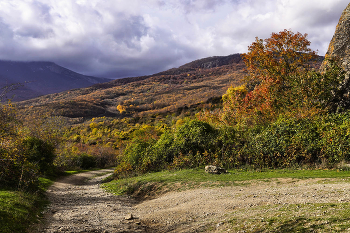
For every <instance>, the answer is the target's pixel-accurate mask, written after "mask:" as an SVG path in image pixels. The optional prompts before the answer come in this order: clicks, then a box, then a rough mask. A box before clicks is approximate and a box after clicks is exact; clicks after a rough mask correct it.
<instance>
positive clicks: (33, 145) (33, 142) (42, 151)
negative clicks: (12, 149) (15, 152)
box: [22, 137, 55, 174]
mask: <svg viewBox="0 0 350 233" xmlns="http://www.w3.org/2000/svg"><path fill="white" fill-rule="evenodd" d="M22 144H23V153H24V155H25V156H26V158H27V160H28V161H29V162H31V163H33V164H38V166H39V170H40V172H41V173H43V174H46V173H50V172H52V171H53V161H54V159H55V154H54V151H55V148H54V146H53V145H51V144H50V143H47V142H45V141H43V140H41V139H39V138H36V137H28V138H26V139H24V140H23V142H22Z"/></svg>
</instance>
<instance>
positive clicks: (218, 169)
mask: <svg viewBox="0 0 350 233" xmlns="http://www.w3.org/2000/svg"><path fill="white" fill-rule="evenodd" d="M205 172H206V173H210V174H221V173H227V171H226V170H225V169H223V168H221V167H217V166H213V165H208V166H205Z"/></svg>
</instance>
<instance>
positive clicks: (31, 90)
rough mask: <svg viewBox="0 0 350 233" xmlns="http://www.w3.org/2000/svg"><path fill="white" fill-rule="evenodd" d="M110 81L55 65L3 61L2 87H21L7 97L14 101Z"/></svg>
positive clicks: (1, 68)
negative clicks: (16, 85)
mask: <svg viewBox="0 0 350 233" xmlns="http://www.w3.org/2000/svg"><path fill="white" fill-rule="evenodd" d="M108 81H110V79H105V78H96V77H91V76H85V75H82V74H78V73H76V72H73V71H71V70H69V69H66V68H64V67H61V66H59V65H57V64H55V63H53V62H17V61H0V87H4V86H6V85H10V84H14V83H20V84H21V86H19V87H18V88H17V90H16V91H13V92H11V93H9V95H8V96H7V97H8V98H12V97H13V100H15V101H18V100H25V99H30V98H34V97H38V96H41V95H46V94H52V93H57V92H62V91H66V90H70V89H75V88H83V87H88V86H91V85H94V84H97V83H103V82H108Z"/></svg>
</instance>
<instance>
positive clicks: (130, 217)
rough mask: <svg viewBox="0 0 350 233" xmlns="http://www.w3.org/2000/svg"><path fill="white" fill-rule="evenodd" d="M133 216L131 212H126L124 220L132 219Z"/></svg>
mask: <svg viewBox="0 0 350 233" xmlns="http://www.w3.org/2000/svg"><path fill="white" fill-rule="evenodd" d="M133 219H134V216H132V214H128V215H126V216H125V220H133Z"/></svg>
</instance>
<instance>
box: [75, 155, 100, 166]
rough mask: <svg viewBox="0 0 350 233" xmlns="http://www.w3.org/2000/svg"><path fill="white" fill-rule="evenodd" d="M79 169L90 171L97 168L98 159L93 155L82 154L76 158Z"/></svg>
mask: <svg viewBox="0 0 350 233" xmlns="http://www.w3.org/2000/svg"><path fill="white" fill-rule="evenodd" d="M75 162H76V164H77V165H78V167H80V168H82V169H89V168H94V167H96V159H95V157H93V156H92V155H89V154H86V153H82V154H80V155H79V156H77V157H76V158H75Z"/></svg>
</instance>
